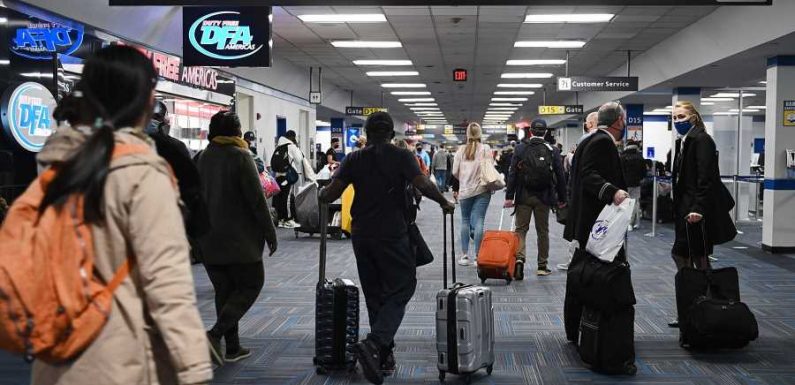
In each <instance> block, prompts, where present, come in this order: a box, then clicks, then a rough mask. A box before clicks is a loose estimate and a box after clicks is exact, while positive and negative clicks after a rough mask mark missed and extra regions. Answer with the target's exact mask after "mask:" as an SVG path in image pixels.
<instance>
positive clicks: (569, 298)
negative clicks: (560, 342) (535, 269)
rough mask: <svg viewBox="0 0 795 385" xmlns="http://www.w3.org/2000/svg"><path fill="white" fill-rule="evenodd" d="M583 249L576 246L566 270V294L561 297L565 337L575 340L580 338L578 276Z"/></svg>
mask: <svg viewBox="0 0 795 385" xmlns="http://www.w3.org/2000/svg"><path fill="white" fill-rule="evenodd" d="M585 257H586V255H585V251H583V250H581V249H580V248H577V249H576V250H575V251H574V255H573V256H572V258H571V262H570V263H569V269H568V271H567V272H566V294H565V297H564V299H563V325H564V328H565V329H566V339H568V340H569V341H571V342H577V341H578V340H579V339H580V318H581V317H582V302H580V299H579V295H580V293H579V289H580V276H581V275H582V270H583V268H584V265H585Z"/></svg>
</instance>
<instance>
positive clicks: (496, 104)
mask: <svg viewBox="0 0 795 385" xmlns="http://www.w3.org/2000/svg"><path fill="white" fill-rule="evenodd" d="M489 106H491V107H521V106H522V105H521V104H516V103H489Z"/></svg>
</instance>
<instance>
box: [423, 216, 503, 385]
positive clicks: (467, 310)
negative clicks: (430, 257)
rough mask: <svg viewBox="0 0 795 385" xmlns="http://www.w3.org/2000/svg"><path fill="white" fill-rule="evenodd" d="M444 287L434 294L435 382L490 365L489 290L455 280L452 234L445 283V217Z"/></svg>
mask: <svg viewBox="0 0 795 385" xmlns="http://www.w3.org/2000/svg"><path fill="white" fill-rule="evenodd" d="M453 221H454V216H453V215H450V232H451V233H452V234H455V229H454V224H453ZM443 227H444V230H443V231H444V234H445V235H444V256H443V258H442V261H443V262H444V263H443V265H444V268H443V270H444V287H445V289H442V290H441V291H439V293H438V294H436V350H437V352H438V357H437V362H436V364H437V366H438V368H439V381H444V378H445V375H446V374H447V373H452V374H458V375H462V376H465V381H466V383H469V382H470V381H471V375H472V374H473V373H475V372H477V371H478V370H480V369H483V368H486V373H488V374H491V371H492V369H493V368H494V307H492V302H491V289H489V288H487V287H484V286H476V285H464V284H461V283H456V282H455V281H456V277H455V237H454V236H452V237H451V240H452V255H451V257H452V258H451V260H452V273H453V274H452V275H453V286H452V287H450V288H448V286H447V218H446V216H445V219H444V226H443Z"/></svg>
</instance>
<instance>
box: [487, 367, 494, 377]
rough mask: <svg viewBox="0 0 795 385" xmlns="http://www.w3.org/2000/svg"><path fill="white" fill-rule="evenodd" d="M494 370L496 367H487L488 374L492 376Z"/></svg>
mask: <svg viewBox="0 0 795 385" xmlns="http://www.w3.org/2000/svg"><path fill="white" fill-rule="evenodd" d="M493 370H494V365H489V366H487V367H486V374H488V375H489V376H490V375H491V372H492V371H493Z"/></svg>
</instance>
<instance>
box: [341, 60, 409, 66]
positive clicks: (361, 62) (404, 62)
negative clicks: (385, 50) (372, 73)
mask: <svg viewBox="0 0 795 385" xmlns="http://www.w3.org/2000/svg"><path fill="white" fill-rule="evenodd" d="M353 64H355V65H357V66H410V65H413V63H412V62H411V60H354V61H353Z"/></svg>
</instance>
